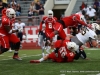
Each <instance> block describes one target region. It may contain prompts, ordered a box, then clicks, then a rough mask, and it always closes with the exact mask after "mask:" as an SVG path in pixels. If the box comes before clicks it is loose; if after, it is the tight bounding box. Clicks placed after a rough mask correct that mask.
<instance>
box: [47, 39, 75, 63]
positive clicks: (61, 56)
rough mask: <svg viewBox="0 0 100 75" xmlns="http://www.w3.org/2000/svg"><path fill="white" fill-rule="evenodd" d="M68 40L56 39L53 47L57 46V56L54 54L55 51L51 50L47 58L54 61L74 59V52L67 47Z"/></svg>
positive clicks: (70, 60)
mask: <svg viewBox="0 0 100 75" xmlns="http://www.w3.org/2000/svg"><path fill="white" fill-rule="evenodd" d="M67 42H69V41H68V40H64V41H62V40H58V41H56V43H55V47H56V48H59V50H58V57H56V56H55V53H54V52H52V53H51V54H49V58H50V59H52V60H53V61H56V62H72V61H73V60H74V56H75V54H74V53H73V52H71V51H70V50H68V49H67V45H66V43H67Z"/></svg>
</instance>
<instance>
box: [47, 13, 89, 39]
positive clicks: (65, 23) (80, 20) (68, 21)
mask: <svg viewBox="0 0 100 75" xmlns="http://www.w3.org/2000/svg"><path fill="white" fill-rule="evenodd" d="M78 24H81V25H84V26H87V27H89V28H91V26H90V25H88V24H87V23H86V20H85V18H84V15H82V14H80V13H75V14H72V15H71V16H67V17H64V18H62V20H59V21H58V22H56V24H55V27H54V32H52V33H51V34H50V37H49V38H48V39H52V37H54V36H55V35H56V34H59V37H60V38H61V39H63V40H64V39H66V34H65V32H64V30H63V29H65V28H67V27H69V26H74V27H77V26H78Z"/></svg>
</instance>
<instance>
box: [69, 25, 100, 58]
mask: <svg viewBox="0 0 100 75" xmlns="http://www.w3.org/2000/svg"><path fill="white" fill-rule="evenodd" d="M91 27H92V29H89V28H88V27H85V28H84V29H83V30H82V31H81V32H80V33H78V34H76V36H74V37H72V38H71V41H72V42H75V43H76V44H77V45H79V46H80V47H81V46H82V45H83V44H85V43H86V42H88V41H90V42H91V44H92V46H93V47H97V45H98V43H97V35H96V33H95V31H96V30H100V26H99V25H98V24H96V23H93V24H91ZM82 53H83V54H84V52H83V50H82V49H81V48H80V50H79V51H77V56H76V59H79V57H80V55H81V54H82ZM85 58H86V55H84V59H85Z"/></svg>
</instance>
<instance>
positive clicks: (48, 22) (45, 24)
mask: <svg viewBox="0 0 100 75" xmlns="http://www.w3.org/2000/svg"><path fill="white" fill-rule="evenodd" d="M56 21H57V18H56V17H53V11H52V10H49V11H48V16H44V17H43V19H42V22H41V23H40V26H39V34H40V35H41V36H42V37H43V39H42V40H40V41H41V42H40V43H39V45H40V46H41V47H43V40H44V41H45V46H46V47H45V48H46V52H47V53H50V51H49V50H50V46H48V45H47V42H46V38H47V37H50V34H51V33H52V32H53V31H54V25H55V23H56ZM41 36H40V37H39V39H41ZM43 48H44V47H43ZM43 48H42V49H43Z"/></svg>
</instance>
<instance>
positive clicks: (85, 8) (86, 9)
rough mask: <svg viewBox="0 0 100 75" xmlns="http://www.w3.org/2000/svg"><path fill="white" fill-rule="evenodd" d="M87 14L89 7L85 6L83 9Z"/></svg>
mask: <svg viewBox="0 0 100 75" xmlns="http://www.w3.org/2000/svg"><path fill="white" fill-rule="evenodd" d="M83 10H84V11H85V12H87V11H88V10H89V7H88V6H87V4H85V7H84V9H83Z"/></svg>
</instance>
